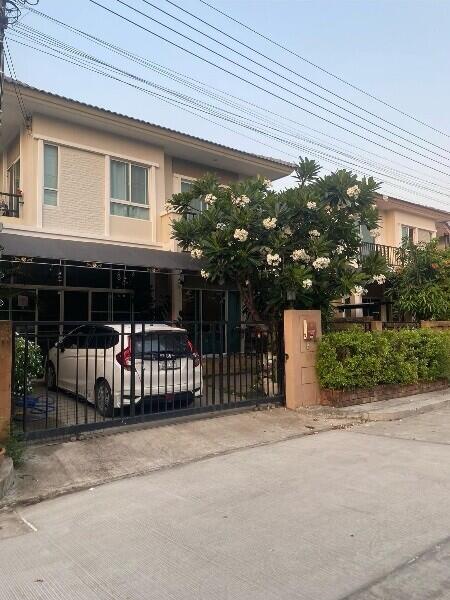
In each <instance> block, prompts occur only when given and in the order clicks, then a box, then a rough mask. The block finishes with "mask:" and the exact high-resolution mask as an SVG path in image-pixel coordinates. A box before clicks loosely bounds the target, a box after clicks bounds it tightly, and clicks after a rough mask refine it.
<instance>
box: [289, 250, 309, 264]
mask: <svg viewBox="0 0 450 600" xmlns="http://www.w3.org/2000/svg"><path fill="white" fill-rule="evenodd" d="M291 258H292V260H293V261H295V262H297V261H299V260H304V261H305V262H308V261H309V259H310V258H311V257H310V256H309V254H308V253H307V252H306V250H304V249H303V248H299V249H298V250H294V252H293V253H292V254H291Z"/></svg>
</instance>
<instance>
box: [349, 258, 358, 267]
mask: <svg viewBox="0 0 450 600" xmlns="http://www.w3.org/2000/svg"><path fill="white" fill-rule="evenodd" d="M348 265H349V267H352V268H353V269H357V268H358V267H359V264H358V261H357V260H356V259H355V258H352V259H351V260H349V261H348Z"/></svg>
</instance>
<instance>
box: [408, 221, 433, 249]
mask: <svg viewBox="0 0 450 600" xmlns="http://www.w3.org/2000/svg"><path fill="white" fill-rule="evenodd" d="M403 227H409V229H412V230H413V239H412V242H413V244H418V243H419V229H420V230H422V231H427V232H428V233H429V234H430V241H431V240H433V239H434V238H435V237H436V230H435V229H426V228H425V227H417V226H415V225H407V224H406V223H401V225H400V243H402V242H403V236H402V228H403Z"/></svg>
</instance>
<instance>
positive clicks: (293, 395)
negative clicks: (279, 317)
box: [284, 310, 322, 409]
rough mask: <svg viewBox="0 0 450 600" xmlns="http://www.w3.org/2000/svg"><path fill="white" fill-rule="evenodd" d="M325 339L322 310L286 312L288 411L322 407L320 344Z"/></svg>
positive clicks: (286, 387) (286, 389) (285, 342)
mask: <svg viewBox="0 0 450 600" xmlns="http://www.w3.org/2000/svg"><path fill="white" fill-rule="evenodd" d="M321 337H322V322H321V313H320V310H285V311H284V349H285V350H284V351H285V354H286V360H285V393H286V407H287V408H290V409H296V408H298V407H299V406H313V405H315V404H320V392H319V384H318V381H317V375H316V354H317V342H318V340H319V339H320V338H321Z"/></svg>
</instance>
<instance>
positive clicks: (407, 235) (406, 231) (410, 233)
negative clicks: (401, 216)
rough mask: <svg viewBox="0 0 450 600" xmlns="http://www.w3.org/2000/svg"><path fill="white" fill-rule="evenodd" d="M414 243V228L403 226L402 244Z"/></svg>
mask: <svg viewBox="0 0 450 600" xmlns="http://www.w3.org/2000/svg"><path fill="white" fill-rule="evenodd" d="M405 241H407V242H414V227H410V226H409V225H402V242H405Z"/></svg>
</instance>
